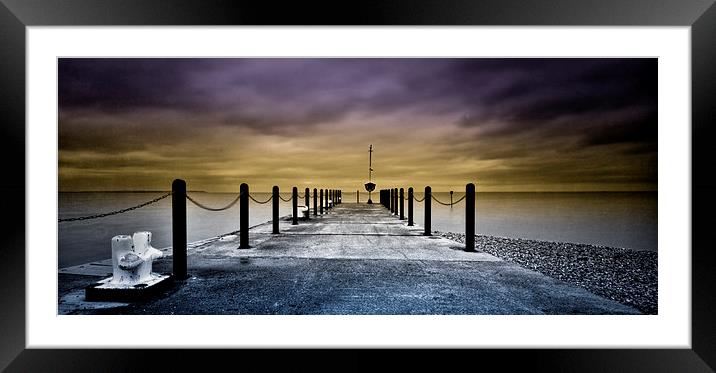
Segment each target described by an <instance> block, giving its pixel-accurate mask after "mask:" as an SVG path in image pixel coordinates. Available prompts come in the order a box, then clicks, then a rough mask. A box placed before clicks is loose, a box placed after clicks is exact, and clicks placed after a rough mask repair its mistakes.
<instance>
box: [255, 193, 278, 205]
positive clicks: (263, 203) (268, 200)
mask: <svg viewBox="0 0 716 373" xmlns="http://www.w3.org/2000/svg"><path fill="white" fill-rule="evenodd" d="M249 198H251V200H252V201H254V202H256V203H258V204H259V205H265V204H267V203H269V202H270V201H271V200H272V199H273V195H271V197H269V198H268V199H267V200H265V201H259V200H257V199H256V198H254V196H252V195H251V194H249Z"/></svg>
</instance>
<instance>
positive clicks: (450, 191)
mask: <svg viewBox="0 0 716 373" xmlns="http://www.w3.org/2000/svg"><path fill="white" fill-rule="evenodd" d="M450 208H452V190H451V191H450Z"/></svg>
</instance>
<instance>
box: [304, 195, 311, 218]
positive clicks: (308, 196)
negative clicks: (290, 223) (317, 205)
mask: <svg viewBox="0 0 716 373" xmlns="http://www.w3.org/2000/svg"><path fill="white" fill-rule="evenodd" d="M304 194H305V196H304V199H305V200H306V208H307V209H308V213H307V214H306V219H310V218H311V190H310V189H308V188H306V190H305V191H304Z"/></svg>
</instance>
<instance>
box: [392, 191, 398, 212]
mask: <svg viewBox="0 0 716 373" xmlns="http://www.w3.org/2000/svg"><path fill="white" fill-rule="evenodd" d="M393 199H395V202H394V203H395V212H394V214H395V215H396V216H398V188H393Z"/></svg>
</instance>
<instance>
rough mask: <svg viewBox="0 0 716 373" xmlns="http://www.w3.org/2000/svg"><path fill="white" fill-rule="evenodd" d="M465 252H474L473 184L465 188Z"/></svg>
mask: <svg viewBox="0 0 716 373" xmlns="http://www.w3.org/2000/svg"><path fill="white" fill-rule="evenodd" d="M465 251H475V184H473V183H470V184H467V185H466V186H465Z"/></svg>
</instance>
